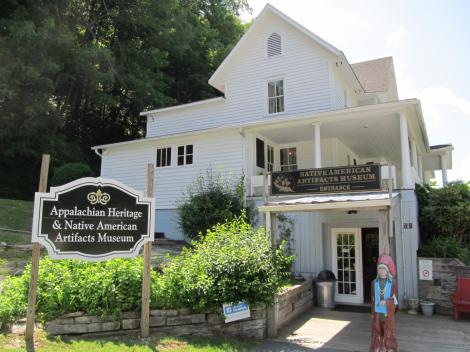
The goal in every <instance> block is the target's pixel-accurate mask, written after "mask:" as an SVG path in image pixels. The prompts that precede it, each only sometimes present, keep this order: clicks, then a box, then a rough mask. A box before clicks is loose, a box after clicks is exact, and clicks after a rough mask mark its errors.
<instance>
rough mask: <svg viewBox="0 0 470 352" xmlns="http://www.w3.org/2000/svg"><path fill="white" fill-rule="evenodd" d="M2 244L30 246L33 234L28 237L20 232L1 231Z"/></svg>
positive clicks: (0, 239) (0, 240)
mask: <svg viewBox="0 0 470 352" xmlns="http://www.w3.org/2000/svg"><path fill="white" fill-rule="evenodd" d="M0 242H5V243H6V244H30V243H31V234H29V235H27V234H23V233H18V232H10V231H2V230H0Z"/></svg>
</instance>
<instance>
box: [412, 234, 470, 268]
mask: <svg viewBox="0 0 470 352" xmlns="http://www.w3.org/2000/svg"><path fill="white" fill-rule="evenodd" d="M419 252H420V256H423V257H431V258H457V259H460V260H461V261H462V262H464V263H465V264H466V265H470V249H469V248H467V247H464V246H462V244H461V243H460V242H459V241H458V240H456V239H455V238H452V237H436V238H434V239H432V240H431V241H429V242H428V243H426V244H424V245H422V246H421V248H420V251H419Z"/></svg>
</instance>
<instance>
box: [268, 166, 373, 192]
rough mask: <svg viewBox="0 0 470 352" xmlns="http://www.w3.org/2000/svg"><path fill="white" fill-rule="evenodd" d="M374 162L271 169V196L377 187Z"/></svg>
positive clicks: (369, 189)
mask: <svg viewBox="0 0 470 352" xmlns="http://www.w3.org/2000/svg"><path fill="white" fill-rule="evenodd" d="M380 167H381V165H378V164H371V165H357V166H344V167H326V168H321V169H304V170H296V171H281V172H273V174H272V182H271V194H272V195H285V194H298V193H348V192H364V191H378V190H381V179H380Z"/></svg>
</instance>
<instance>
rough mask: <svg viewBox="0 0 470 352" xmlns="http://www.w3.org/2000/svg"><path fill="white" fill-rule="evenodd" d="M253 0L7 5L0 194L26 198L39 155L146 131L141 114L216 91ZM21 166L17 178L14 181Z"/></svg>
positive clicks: (76, 156)
mask: <svg viewBox="0 0 470 352" xmlns="http://www.w3.org/2000/svg"><path fill="white" fill-rule="evenodd" d="M247 8H248V4H247V3H246V0H159V1H149V0H50V1H48V0H37V1H34V0H16V1H15V0H6V1H3V2H1V4H0V123H1V125H2V129H0V155H1V158H2V161H3V166H4V167H2V168H1V169H0V196H7V197H18V198H25V197H26V198H28V197H31V195H32V193H33V191H34V189H35V188H36V181H35V179H36V176H37V167H38V164H37V163H38V161H39V159H40V154H41V153H45V152H48V153H51V154H53V160H54V165H53V166H54V167H57V166H60V165H61V164H63V163H65V162H71V161H82V162H86V163H88V164H90V165H93V166H94V167H95V168H96V167H97V166H98V164H99V160H97V158H96V156H94V154H92V153H91V152H90V149H89V148H90V147H91V146H92V145H96V144H103V143H110V142H117V141H123V140H127V139H133V138H136V137H141V136H143V134H144V127H145V121H144V120H143V119H142V118H141V117H140V116H139V112H140V111H142V110H144V109H147V108H158V107H163V106H168V105H173V104H179V103H186V102H191V101H194V100H199V99H204V98H208V97H212V96H215V95H216V94H217V93H216V92H215V90H214V89H212V88H211V87H210V86H209V85H208V84H207V79H208V77H209V76H210V74H211V73H212V72H213V71H214V70H215V68H216V67H217V65H218V64H219V63H220V62H221V60H222V59H223V57H225V55H226V54H227V53H228V52H229V51H230V49H231V48H232V46H233V45H234V44H235V43H236V41H237V40H238V39H239V38H240V36H241V35H242V34H243V31H244V27H243V25H242V24H241V23H240V21H239V19H238V17H237V15H238V12H239V11H240V10H243V9H247ZM12 172H15V177H12Z"/></svg>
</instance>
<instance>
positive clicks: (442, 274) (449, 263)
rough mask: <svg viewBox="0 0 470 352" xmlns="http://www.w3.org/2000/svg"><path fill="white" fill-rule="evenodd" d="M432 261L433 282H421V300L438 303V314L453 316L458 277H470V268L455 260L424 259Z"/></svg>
mask: <svg viewBox="0 0 470 352" xmlns="http://www.w3.org/2000/svg"><path fill="white" fill-rule="evenodd" d="M419 259H427V260H432V270H433V280H432V281H427V280H419V299H420V300H429V301H431V302H434V303H436V308H435V309H436V312H437V313H440V314H452V309H453V305H452V296H453V295H454V293H455V291H456V289H457V276H466V277H470V266H466V265H464V264H463V263H462V262H461V261H460V260H458V259H454V258H423V257H419V258H418V261H419Z"/></svg>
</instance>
